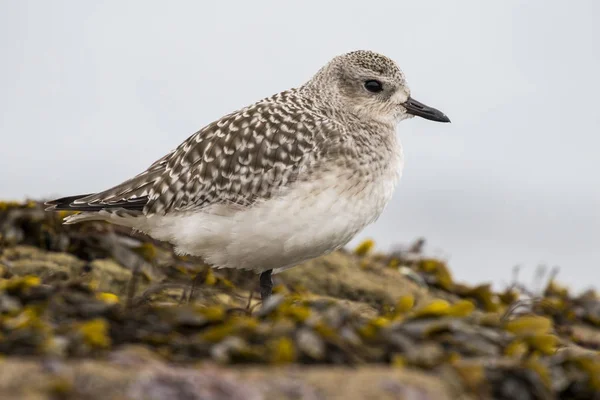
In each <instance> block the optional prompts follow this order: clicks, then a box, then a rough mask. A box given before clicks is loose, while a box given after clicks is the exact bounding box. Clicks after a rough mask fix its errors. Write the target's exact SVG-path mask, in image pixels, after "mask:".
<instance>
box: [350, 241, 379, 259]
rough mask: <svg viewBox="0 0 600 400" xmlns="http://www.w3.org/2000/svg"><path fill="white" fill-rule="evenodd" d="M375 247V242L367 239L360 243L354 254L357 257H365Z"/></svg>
mask: <svg viewBox="0 0 600 400" xmlns="http://www.w3.org/2000/svg"><path fill="white" fill-rule="evenodd" d="M374 247H375V241H373V240H372V239H367V240H364V241H362V242H361V243H360V244H359V245H358V246H356V248H355V249H354V254H356V255H357V256H365V255H367V254H369V253H370V252H371V250H373V248H374Z"/></svg>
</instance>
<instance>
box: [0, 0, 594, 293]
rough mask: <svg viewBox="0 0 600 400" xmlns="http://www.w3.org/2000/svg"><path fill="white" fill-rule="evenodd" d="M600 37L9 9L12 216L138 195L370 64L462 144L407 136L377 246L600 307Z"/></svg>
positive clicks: (397, 22) (423, 125) (242, 6)
mask: <svg viewBox="0 0 600 400" xmlns="http://www.w3.org/2000/svg"><path fill="white" fill-rule="evenodd" d="M167 4H168V6H167ZM599 20H600V3H598V2H597V1H594V0H589V1H584V0H580V1H571V2H566V1H549V0H529V1H526V2H525V1H516V0H515V1H501V2H500V1H497V2H482V1H480V0H473V1H447V0H439V1H399V0H394V1H372V0H370V1H366V0H362V1H355V0H346V1H335V2H334V1H331V2H329V1H322V0H321V1H302V2H300V1H297V2H294V3H292V2H282V1H258V0H253V1H238V2H217V1H213V2H200V1H171V2H165V1H148V0H145V1H131V0H130V1H116V0H115V1H93V2H92V1H85V2H84V1H75V0H73V1H57V0H53V1H41V0H40V1H24V0H19V1H9V0H0V50H1V54H2V59H1V62H0V137H1V139H2V140H1V142H0V197H2V198H17V199H19V198H23V197H25V196H28V197H33V198H42V197H49V196H56V195H69V194H79V193H88V192H94V191H99V190H102V189H105V188H107V187H109V186H112V185H114V184H117V183H120V182H121V181H122V180H124V179H126V178H128V177H130V176H131V175H134V174H137V173H139V172H141V171H142V170H143V169H145V168H146V167H147V166H148V165H149V164H150V163H152V162H153V161H154V160H156V159H158V158H159V157H161V156H162V155H164V154H165V153H166V152H167V151H169V150H170V149H172V148H174V147H175V146H177V145H178V144H179V143H180V142H181V141H182V140H184V139H185V138H186V137H188V136H189V135H190V134H192V133H193V132H195V131H196V130H198V129H199V128H201V127H202V126H204V125H206V124H207V123H209V122H211V121H213V120H215V119H217V118H219V117H220V116H222V115H224V114H225V113H228V112H230V111H233V110H235V109H238V108H240V107H243V106H245V105H247V104H249V103H251V102H254V101H256V100H258V99H261V98H263V97H266V96H268V95H271V94H273V93H276V92H279V91H281V90H285V89H288V88H289V87H293V86H298V85H300V84H302V83H303V82H304V81H305V80H307V79H309V78H310V77H311V76H312V75H313V74H314V73H315V72H316V71H317V70H318V69H319V68H320V67H321V66H322V65H323V64H325V63H326V62H327V61H328V60H329V59H330V58H332V57H333V56H335V55H338V54H341V53H344V52H347V51H351V50H356V49H370V50H375V51H378V52H381V53H383V54H385V55H387V56H389V57H391V58H393V59H394V60H396V61H397V62H398V64H399V65H400V66H401V68H402V69H403V70H404V72H405V74H406V76H407V80H408V82H409V85H410V87H411V89H412V94H413V97H415V98H416V99H418V100H420V101H422V102H424V103H426V104H429V105H431V106H434V107H436V108H439V109H441V110H443V111H444V112H445V113H446V114H447V115H448V116H449V117H450V118H451V119H452V124H437V123H433V122H430V121H425V120H422V119H417V118H414V119H412V120H409V121H404V122H402V123H401V124H400V126H399V128H398V135H399V138H400V139H401V141H402V143H403V145H404V152H405V157H406V164H405V170H404V176H403V178H402V181H401V183H400V185H399V187H398V189H397V191H396V194H395V196H394V198H393V200H392V202H391V204H390V205H389V206H388V208H387V209H386V211H385V213H384V214H383V215H382V216H381V218H380V219H379V220H378V221H377V222H376V223H375V224H374V225H372V226H371V227H369V228H368V229H367V230H366V231H365V232H363V233H362V234H361V235H360V237H359V238H364V237H373V238H375V239H376V240H377V242H378V243H379V246H380V248H383V249H385V248H390V247H391V246H392V245H393V244H395V243H405V242H409V241H412V240H413V239H414V238H416V237H419V236H423V237H425V238H427V240H428V247H429V251H431V252H432V253H433V254H437V255H441V256H444V257H446V258H447V259H448V260H449V263H450V266H451V268H452V271H453V272H454V273H455V275H456V276H457V278H458V279H459V280H466V281H469V282H480V281H484V280H491V281H494V282H497V283H501V282H503V281H504V282H505V281H508V280H510V276H511V269H512V267H513V266H514V265H517V264H519V265H522V266H524V267H526V269H525V272H524V277H526V278H527V279H529V278H530V277H531V275H532V274H533V270H534V268H535V266H537V265H538V264H540V263H545V264H548V265H551V266H554V265H558V266H560V267H561V272H560V275H559V277H560V278H561V279H562V281H563V282H567V283H568V284H570V285H572V286H573V287H575V288H578V289H582V288H586V287H588V286H591V285H593V286H596V287H599V288H600V110H599V108H600V101H599V100H598V95H599V93H600V31H599V29H600V28H599V27H598V21H599ZM594 23H595V24H596V25H595V26H594ZM353 243H355V242H353Z"/></svg>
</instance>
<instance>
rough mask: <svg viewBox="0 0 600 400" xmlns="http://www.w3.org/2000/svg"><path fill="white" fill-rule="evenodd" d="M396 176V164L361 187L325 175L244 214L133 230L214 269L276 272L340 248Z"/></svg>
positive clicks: (161, 221)
mask: <svg viewBox="0 0 600 400" xmlns="http://www.w3.org/2000/svg"><path fill="white" fill-rule="evenodd" d="M393 164H396V163H393ZM400 172H401V162H398V163H397V165H390V166H389V172H388V173H386V174H383V175H380V176H378V177H377V178H376V179H373V180H368V182H365V181H356V180H352V179H350V175H351V173H350V171H340V172H339V173H333V172H329V173H328V174H327V175H326V176H321V177H320V178H319V179H314V180H311V181H310V182H302V183H298V184H296V185H295V186H293V187H292V188H290V189H289V190H288V191H286V192H285V193H282V195H281V196H279V197H275V198H271V199H269V200H267V201H264V202H262V203H259V204H257V205H254V206H252V207H250V208H248V209H244V210H236V211H233V210H232V209H229V208H226V207H223V206H218V207H212V208H207V209H205V210H203V211H196V212H193V213H186V214H178V215H172V216H164V217H157V216H154V217H150V218H149V219H148V220H147V223H148V225H146V226H145V227H143V228H141V230H144V231H146V232H147V233H149V234H150V235H151V236H153V237H155V238H156V239H159V240H165V241H169V242H171V243H173V244H174V245H175V246H176V248H177V251H179V252H181V253H183V254H192V255H196V256H200V257H202V258H203V259H204V260H205V261H206V262H207V263H209V264H211V265H213V266H215V267H219V268H242V269H250V270H254V271H256V272H262V271H265V270H268V269H283V268H286V267H291V266H294V265H296V264H298V263H300V262H302V261H305V260H308V259H311V258H314V257H318V256H320V255H323V254H326V253H329V252H331V251H333V250H336V249H338V248H340V247H342V246H344V245H345V244H346V243H348V242H349V241H350V240H351V239H352V238H353V237H354V236H355V235H356V234H357V233H358V232H360V231H361V230H362V229H363V228H364V227H365V226H366V225H368V224H370V223H371V222H373V221H375V220H376V219H377V218H378V217H379V215H380V214H381V212H382V211H383V209H384V207H385V206H386V204H387V203H388V201H389V199H390V198H391V196H392V193H393V189H394V186H395V184H396V182H397V179H398V177H399V174H400Z"/></svg>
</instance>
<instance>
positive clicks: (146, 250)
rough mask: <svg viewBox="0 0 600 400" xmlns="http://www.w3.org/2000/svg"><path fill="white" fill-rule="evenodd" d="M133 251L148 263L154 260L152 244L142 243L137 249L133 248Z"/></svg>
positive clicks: (154, 254)
mask: <svg viewBox="0 0 600 400" xmlns="http://www.w3.org/2000/svg"><path fill="white" fill-rule="evenodd" d="M134 251H135V252H136V253H137V254H139V255H140V256H141V257H142V258H143V259H144V260H146V261H148V262H150V261H152V260H154V259H155V258H156V247H154V245H153V244H152V243H142V244H141V245H140V246H139V247H136V248H134Z"/></svg>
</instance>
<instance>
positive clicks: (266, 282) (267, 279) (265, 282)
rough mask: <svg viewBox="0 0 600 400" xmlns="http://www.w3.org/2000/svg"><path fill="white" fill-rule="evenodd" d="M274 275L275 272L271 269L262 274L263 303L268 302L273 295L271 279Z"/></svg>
mask: <svg viewBox="0 0 600 400" xmlns="http://www.w3.org/2000/svg"><path fill="white" fill-rule="evenodd" d="M272 273H273V270H272V269H269V270H267V271H265V272H263V273H262V274H260V297H261V299H262V301H265V300H267V299H268V298H269V297H270V296H271V294H272V293H273V279H272V278H271V274H272Z"/></svg>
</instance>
